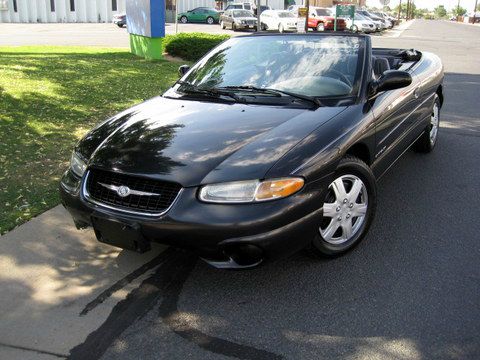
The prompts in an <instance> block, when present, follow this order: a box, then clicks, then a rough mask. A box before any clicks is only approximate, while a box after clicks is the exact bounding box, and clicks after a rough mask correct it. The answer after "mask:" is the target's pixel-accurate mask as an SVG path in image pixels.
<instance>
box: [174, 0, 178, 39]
mask: <svg viewBox="0 0 480 360" xmlns="http://www.w3.org/2000/svg"><path fill="white" fill-rule="evenodd" d="M177 5H178V0H175V35H176V34H178V8H177Z"/></svg>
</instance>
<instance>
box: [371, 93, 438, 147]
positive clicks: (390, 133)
mask: <svg viewBox="0 0 480 360" xmlns="http://www.w3.org/2000/svg"><path fill="white" fill-rule="evenodd" d="M434 95H435V93H433V94H431V95H430V96H429V97H427V98H426V99H425V100H423V101H422V102H421V103H420V104H418V105H417V106H416V107H415V109H413V110H412V111H411V112H410V113H409V114H408V115H407V116H405V117H404V118H403V120H402V121H400V122H399V123H398V124H397V125H395V127H394V128H393V129H392V130H390V131H389V132H388V134H387V135H385V136H384V137H383V138H382V140H380V141H379V142H378V145H381V144H383V142H385V140H387V138H388V137H390V136H391V135H392V134H393V133H394V132H395V130H397V129H398V128H399V127H400V126H401V125H402V124H403V123H404V122H405V121H407V120H408V119H409V118H410V116H411V115H412V114H413V113H414V112H415V111H417V110H418V108H420V107H421V106H422V105H423V104H425V102H427V101H428V100H430V98H432V97H433V96H434ZM374 116H375V114H374Z"/></svg>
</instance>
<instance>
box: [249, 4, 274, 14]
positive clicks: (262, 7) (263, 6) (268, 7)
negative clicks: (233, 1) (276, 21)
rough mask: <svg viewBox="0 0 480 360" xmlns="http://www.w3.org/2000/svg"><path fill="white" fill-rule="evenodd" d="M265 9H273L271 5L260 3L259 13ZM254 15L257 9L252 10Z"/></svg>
mask: <svg viewBox="0 0 480 360" xmlns="http://www.w3.org/2000/svg"><path fill="white" fill-rule="evenodd" d="M265 10H273V9H272V7H271V6H267V5H260V14H262V13H263V12H264V11H265ZM253 14H254V15H257V9H255V10H254V12H253Z"/></svg>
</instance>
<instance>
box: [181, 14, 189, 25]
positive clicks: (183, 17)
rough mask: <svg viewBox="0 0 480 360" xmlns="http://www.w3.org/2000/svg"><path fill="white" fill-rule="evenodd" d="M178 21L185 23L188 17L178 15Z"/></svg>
mask: <svg viewBox="0 0 480 360" xmlns="http://www.w3.org/2000/svg"><path fill="white" fill-rule="evenodd" d="M183 19H185V21H183ZM180 22H181V23H182V24H186V23H187V22H188V18H187V17H186V16H182V17H180Z"/></svg>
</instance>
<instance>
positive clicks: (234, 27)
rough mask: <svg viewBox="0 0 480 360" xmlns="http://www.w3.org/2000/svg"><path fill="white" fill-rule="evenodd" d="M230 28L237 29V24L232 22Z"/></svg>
mask: <svg viewBox="0 0 480 360" xmlns="http://www.w3.org/2000/svg"><path fill="white" fill-rule="evenodd" d="M232 30H233V31H237V25H235V23H232Z"/></svg>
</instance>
